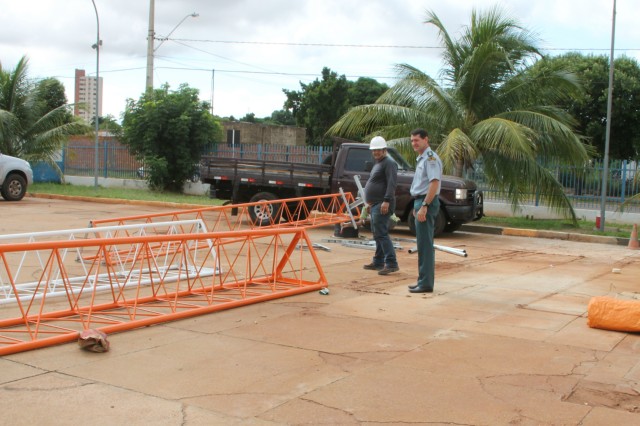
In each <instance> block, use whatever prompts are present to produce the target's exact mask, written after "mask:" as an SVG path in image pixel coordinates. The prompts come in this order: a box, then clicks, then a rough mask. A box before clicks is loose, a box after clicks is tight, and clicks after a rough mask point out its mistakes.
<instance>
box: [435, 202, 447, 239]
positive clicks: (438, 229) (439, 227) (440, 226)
mask: <svg viewBox="0 0 640 426" xmlns="http://www.w3.org/2000/svg"><path fill="white" fill-rule="evenodd" d="M446 225H447V216H446V215H445V213H444V211H443V210H442V209H440V211H439V212H438V216H436V226H435V227H434V229H433V237H434V238H435V237H439V236H440V235H442V233H443V232H444V227H445V226H446Z"/></svg>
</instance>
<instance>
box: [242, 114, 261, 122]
mask: <svg viewBox="0 0 640 426" xmlns="http://www.w3.org/2000/svg"><path fill="white" fill-rule="evenodd" d="M240 121H244V122H246V123H258V122H260V121H261V120H260V119H258V118H256V115H255V113H253V112H248V113H247V114H245V116H244V117H242V118H241V119H240Z"/></svg>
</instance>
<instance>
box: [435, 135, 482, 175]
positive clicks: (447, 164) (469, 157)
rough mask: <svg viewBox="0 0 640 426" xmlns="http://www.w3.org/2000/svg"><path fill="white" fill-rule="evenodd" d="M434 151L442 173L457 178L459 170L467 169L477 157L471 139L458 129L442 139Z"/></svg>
mask: <svg viewBox="0 0 640 426" xmlns="http://www.w3.org/2000/svg"><path fill="white" fill-rule="evenodd" d="M436 151H437V152H438V155H439V156H440V159H441V160H442V167H443V171H444V172H445V173H447V174H455V175H458V176H459V175H460V174H461V173H460V169H461V168H465V167H469V166H470V165H471V164H472V163H473V162H474V161H475V160H476V158H477V157H478V155H479V151H478V149H477V147H476V145H475V142H474V141H473V139H471V138H470V137H469V136H468V135H467V134H466V133H465V132H463V131H462V130H461V129H458V128H456V129H453V130H452V131H451V132H450V133H449V134H448V135H447V136H445V137H444V139H443V140H442V142H440V144H439V145H438V147H437V149H436Z"/></svg>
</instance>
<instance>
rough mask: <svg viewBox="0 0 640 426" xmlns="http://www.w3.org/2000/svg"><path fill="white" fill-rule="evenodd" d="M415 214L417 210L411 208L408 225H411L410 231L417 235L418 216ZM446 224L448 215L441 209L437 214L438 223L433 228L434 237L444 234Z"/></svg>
mask: <svg viewBox="0 0 640 426" xmlns="http://www.w3.org/2000/svg"><path fill="white" fill-rule="evenodd" d="M414 214H415V211H414V210H413V209H411V210H410V211H409V217H408V218H407V225H409V231H410V232H411V235H414V236H415V235H416V217H415V216H414ZM446 225H447V217H446V215H445V212H444V211H443V210H442V209H440V211H439V212H438V216H436V225H435V228H434V230H433V236H434V238H435V237H439V236H440V235H442V233H443V232H444V228H445V226H446Z"/></svg>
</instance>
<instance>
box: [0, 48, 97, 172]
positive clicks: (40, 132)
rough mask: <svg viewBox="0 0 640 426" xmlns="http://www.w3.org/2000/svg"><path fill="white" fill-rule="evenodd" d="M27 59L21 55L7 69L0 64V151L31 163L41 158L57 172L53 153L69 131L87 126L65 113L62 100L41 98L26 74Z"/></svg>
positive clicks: (82, 129)
mask: <svg viewBox="0 0 640 426" xmlns="http://www.w3.org/2000/svg"><path fill="white" fill-rule="evenodd" d="M27 63H28V60H27V58H26V57H22V58H21V59H20V61H18V64H17V65H16V67H15V69H13V70H10V71H5V70H4V69H3V68H2V65H1V64H0V152H2V153H4V154H8V155H12V156H15V157H20V158H23V159H25V160H27V161H29V162H32V163H37V162H40V161H44V162H46V163H49V164H50V165H51V166H52V167H54V169H55V170H57V171H58V173H61V172H60V169H59V168H58V166H57V164H56V163H55V161H54V158H55V155H56V154H57V153H58V151H59V150H60V148H61V147H62V146H63V145H64V144H65V143H66V142H67V141H68V140H69V135H72V134H84V133H87V132H89V131H91V128H90V127H89V126H88V125H87V124H85V123H83V122H81V121H80V120H79V119H75V118H74V117H73V116H72V115H71V114H70V113H69V106H68V105H66V102H65V104H63V105H59V106H57V107H53V106H50V105H47V102H44V99H42V94H41V93H40V92H39V91H38V90H37V89H38V86H37V85H36V84H33V83H32V82H30V81H29V79H28V78H27V69H28V66H27Z"/></svg>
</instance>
